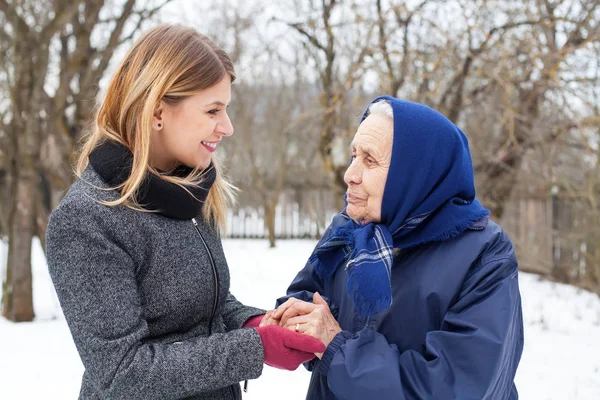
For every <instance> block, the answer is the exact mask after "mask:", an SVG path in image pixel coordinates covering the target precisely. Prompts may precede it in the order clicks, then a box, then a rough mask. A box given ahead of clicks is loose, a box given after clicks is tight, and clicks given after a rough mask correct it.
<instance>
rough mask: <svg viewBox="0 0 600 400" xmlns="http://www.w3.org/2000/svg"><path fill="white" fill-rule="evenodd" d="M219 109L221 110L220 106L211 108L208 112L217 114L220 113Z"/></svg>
mask: <svg viewBox="0 0 600 400" xmlns="http://www.w3.org/2000/svg"><path fill="white" fill-rule="evenodd" d="M219 111H221V109H220V108H215V109H213V110H210V111H209V112H208V113H209V114H210V115H217V114H218V113H219Z"/></svg>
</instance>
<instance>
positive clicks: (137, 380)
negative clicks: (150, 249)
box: [47, 202, 264, 399]
mask: <svg viewBox="0 0 600 400" xmlns="http://www.w3.org/2000/svg"><path fill="white" fill-rule="evenodd" d="M85 208H86V207H80V206H79V204H78V203H75V202H69V203H63V204H62V205H61V206H59V208H58V209H56V210H55V211H54V212H53V215H52V217H51V219H50V222H49V225H48V230H47V260H48V268H49V271H50V275H51V277H52V281H53V283H54V286H55V288H56V293H57V295H58V298H59V301H60V304H61V307H62V309H63V313H64V315H65V318H66V321H67V323H68V325H69V328H70V330H71V334H72V335H73V339H74V342H75V345H76V347H77V350H78V352H79V355H80V357H81V360H82V362H83V365H84V367H85V369H86V374H87V375H88V376H89V378H90V379H91V380H92V381H93V382H94V386H95V388H96V390H97V391H98V392H99V393H100V397H102V398H110V399H133V398H143V399H171V398H184V397H188V396H191V395H193V394H197V393H199V392H207V391H213V390H216V389H219V388H223V387H226V386H229V385H232V384H234V383H237V382H240V381H243V380H244V379H254V378H258V377H259V376H260V374H261V372H262V366H263V361H264V358H263V357H264V355H263V348H262V342H261V340H260V337H259V335H258V333H257V332H256V330H254V329H239V330H235V331H231V332H229V333H224V334H213V335H211V336H210V337H205V338H200V337H197V338H191V339H189V340H185V341H181V342H174V343H151V342H148V340H147V339H148V337H149V333H150V332H149V329H148V324H147V321H146V320H145V318H144V313H143V308H142V304H141V298H140V295H139V292H138V285H137V282H136V274H135V270H136V266H135V263H134V261H133V259H132V258H131V257H130V255H129V254H128V253H127V251H126V250H125V249H124V248H123V247H121V246H120V245H118V244H117V242H116V241H115V240H111V236H110V235H111V234H110V233H108V230H106V229H103V226H106V224H118V223H119V221H113V220H110V216H98V215H93V216H91V215H89V214H90V213H89V212H84V211H86V210H84V209H85ZM92 214H93V213H92Z"/></svg>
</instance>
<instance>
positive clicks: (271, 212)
mask: <svg viewBox="0 0 600 400" xmlns="http://www.w3.org/2000/svg"><path fill="white" fill-rule="evenodd" d="M276 206H277V202H276V201H267V202H266V206H265V225H266V226H267V230H268V231H269V247H270V248H274V247H275V207H276Z"/></svg>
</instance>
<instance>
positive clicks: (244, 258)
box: [0, 240, 600, 400]
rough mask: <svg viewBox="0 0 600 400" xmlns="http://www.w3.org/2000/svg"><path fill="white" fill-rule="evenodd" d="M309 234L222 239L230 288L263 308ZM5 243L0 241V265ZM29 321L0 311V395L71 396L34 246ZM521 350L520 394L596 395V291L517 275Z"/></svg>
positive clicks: (64, 353) (66, 351)
mask: <svg viewBox="0 0 600 400" xmlns="http://www.w3.org/2000/svg"><path fill="white" fill-rule="evenodd" d="M314 244H315V242H313V241H303V240H294V241H279V242H278V245H277V248H275V249H269V248H268V244H267V242H266V241H263V240H226V241H225V243H224V246H225V252H226V255H227V259H228V261H229V264H230V268H231V272H232V288H231V290H232V293H234V294H235V295H236V296H237V297H238V299H239V300H241V301H243V302H245V303H247V304H252V305H256V306H259V307H263V308H270V307H272V306H273V303H274V300H275V298H277V297H278V296H280V295H281V294H282V293H284V291H285V289H286V287H287V285H288V284H289V282H290V281H291V279H292V278H293V277H294V276H295V274H296V272H297V271H298V270H299V269H300V268H301V267H302V266H303V264H304V262H305V260H306V259H307V257H308V256H309V255H310V252H311V251H312V248H313V246H314ZM5 253H6V249H5V246H3V244H0V270H2V271H0V272H3V270H4V268H5V256H6V254H5ZM33 259H34V303H35V311H36V320H35V321H34V322H32V323H21V324H13V323H10V322H8V321H6V320H5V319H2V318H1V317H0V399H3V400H13V399H18V400H21V399H36V400H37V399H61V400H62V399H76V398H77V394H78V390H79V384H80V379H81V374H82V371H83V367H82V365H81V362H80V361H79V357H78V355H77V351H76V350H75V347H74V345H73V343H72V339H71V335H70V333H69V330H68V328H67V326H66V323H65V321H64V318H63V316H62V314H61V311H60V307H59V304H58V301H57V299H56V296H55V294H54V289H53V287H52V283H51V281H50V278H49V276H48V272H47V269H46V266H45V259H44V255H43V253H42V251H41V248H40V247H39V245H37V246H35V248H34V250H33ZM520 283H521V294H522V296H523V309H524V318H525V350H524V354H523V358H522V361H521V364H520V367H519V371H518V373H517V378H516V383H517V388H518V389H519V393H520V398H521V399H525V400H569V399H572V400H584V399H585V400H597V399H600V298H599V297H598V296H596V295H594V294H591V293H588V292H585V291H583V290H580V289H577V288H574V287H571V286H568V285H562V284H554V283H549V282H545V281H540V280H539V279H538V278H537V277H536V276H534V275H529V274H524V273H522V274H521V275H520ZM309 377H310V375H309V373H308V372H306V371H305V370H304V369H303V368H302V367H301V368H299V369H298V370H297V371H295V372H285V371H279V370H275V369H272V368H269V367H265V370H264V374H263V376H262V377H261V378H259V379H258V380H255V381H251V382H250V384H249V393H248V394H246V395H245V397H244V399H247V400H258V399H263V400H265V399H266V400H268V399H286V400H300V399H304V396H305V393H306V387H307V385H308V380H309Z"/></svg>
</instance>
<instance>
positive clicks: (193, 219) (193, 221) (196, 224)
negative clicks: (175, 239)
mask: <svg viewBox="0 0 600 400" xmlns="http://www.w3.org/2000/svg"><path fill="white" fill-rule="evenodd" d="M192 224H193V225H194V226H198V223H197V222H196V218H192Z"/></svg>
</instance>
